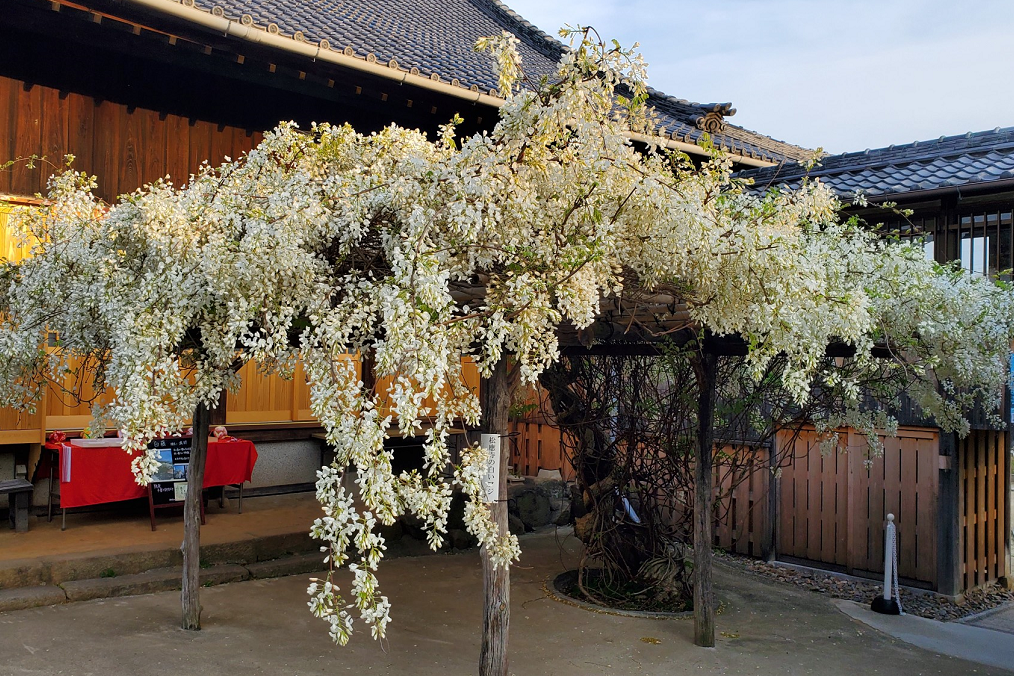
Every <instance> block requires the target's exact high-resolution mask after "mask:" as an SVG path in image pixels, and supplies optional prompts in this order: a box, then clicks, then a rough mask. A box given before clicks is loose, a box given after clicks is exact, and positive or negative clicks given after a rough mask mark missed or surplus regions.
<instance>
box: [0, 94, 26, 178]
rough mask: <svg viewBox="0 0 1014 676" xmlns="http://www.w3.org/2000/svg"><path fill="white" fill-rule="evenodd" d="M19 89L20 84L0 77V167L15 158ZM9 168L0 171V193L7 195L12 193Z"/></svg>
mask: <svg viewBox="0 0 1014 676" xmlns="http://www.w3.org/2000/svg"><path fill="white" fill-rule="evenodd" d="M19 89H21V82H19V81H18V80H12V79H10V78H6V77H0V165H2V164H5V163H7V162H9V161H11V160H13V159H14V158H15V157H17V154H16V152H17V151H16V150H15V148H14V143H15V140H16V139H17V119H18V111H17V103H16V100H15V96H16V95H17V91H18V90H19ZM12 175H13V171H12V169H11V168H7V169H4V170H3V171H0V193H3V194H7V193H12V192H14V191H13V190H12V189H11V177H12Z"/></svg>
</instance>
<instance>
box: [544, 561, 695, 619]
mask: <svg viewBox="0 0 1014 676" xmlns="http://www.w3.org/2000/svg"><path fill="white" fill-rule="evenodd" d="M572 572H574V571H571V570H568V571H565V572H563V573H560V574H559V575H557V576H556V577H553V578H546V580H545V581H544V582H543V583H542V591H543V592H544V593H545V594H546V596H547V597H548V598H551V599H552V600H554V601H556V602H557V603H562V604H564V605H566V606H572V607H574V608H580V609H581V610H587V611H588V612H590V613H597V614H599V615H614V616H616V617H637V618H641V619H644V620H689V619H691V618H693V616H694V611H692V610H682V611H680V612H678V613H664V612H660V611H651V610H621V609H619V608H607V607H605V606H600V605H598V604H597V603H590V602H588V601H579V600H577V599H575V598H573V597H571V596H569V595H567V594H565V593H564V592H562V591H560V588H559V587H557V585H556V582H557V580H559V579H560V578H561V577H563V576H564V575H567V574H568V573H572Z"/></svg>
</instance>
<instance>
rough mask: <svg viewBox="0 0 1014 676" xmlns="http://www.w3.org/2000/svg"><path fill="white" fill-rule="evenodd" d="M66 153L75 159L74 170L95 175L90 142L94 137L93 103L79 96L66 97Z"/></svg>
mask: <svg viewBox="0 0 1014 676" xmlns="http://www.w3.org/2000/svg"><path fill="white" fill-rule="evenodd" d="M67 115H68V116H69V119H68V122H67V137H68V152H70V153H72V154H73V155H74V157H75V160H74V165H73V166H74V169H76V170H78V171H83V172H86V173H88V174H95V159H94V156H93V154H92V152H93V148H92V141H93V139H94V136H95V101H94V100H93V99H92V98H90V97H87V96H81V95H80V94H70V95H69V96H68V97H67Z"/></svg>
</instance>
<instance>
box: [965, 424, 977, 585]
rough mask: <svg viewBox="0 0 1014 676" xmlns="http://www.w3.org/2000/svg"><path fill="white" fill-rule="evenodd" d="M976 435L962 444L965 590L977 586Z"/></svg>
mask: <svg viewBox="0 0 1014 676" xmlns="http://www.w3.org/2000/svg"><path fill="white" fill-rule="evenodd" d="M975 441H976V437H975V435H969V436H968V437H966V438H965V439H964V440H963V442H962V451H963V455H964V457H963V460H964V467H963V469H964V484H965V519H964V521H965V525H964V531H965V589H971V588H973V587H975V585H976V562H975V468H976V453H975Z"/></svg>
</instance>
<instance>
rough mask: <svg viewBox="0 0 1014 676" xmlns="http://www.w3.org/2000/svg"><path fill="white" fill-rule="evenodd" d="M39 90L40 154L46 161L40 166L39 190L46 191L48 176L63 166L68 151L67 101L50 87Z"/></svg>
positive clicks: (68, 116)
mask: <svg viewBox="0 0 1014 676" xmlns="http://www.w3.org/2000/svg"><path fill="white" fill-rule="evenodd" d="M39 89H40V90H41V92H40V95H41V97H42V98H41V111H42V114H41V124H42V126H41V129H40V136H41V139H40V140H41V142H42V154H43V155H44V156H45V157H46V160H47V161H46V163H45V164H44V165H43V166H41V167H40V170H41V172H42V175H41V176H40V177H39V178H40V185H39V191H40V192H46V183H47V182H48V180H49V176H50V175H51V174H53V173H54V172H56V171H60V170H61V169H62V168H63V166H64V156H65V155H67V153H68V152H70V142H69V137H70V130H69V129H68V125H69V119H70V115H69V105H70V104H69V103H68V101H67V97H66V96H61V95H60V92H59V91H57V90H55V89H52V88H51V87H39Z"/></svg>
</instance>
